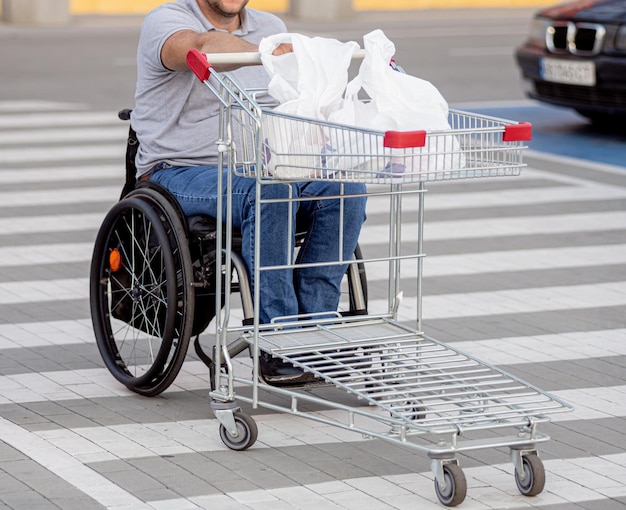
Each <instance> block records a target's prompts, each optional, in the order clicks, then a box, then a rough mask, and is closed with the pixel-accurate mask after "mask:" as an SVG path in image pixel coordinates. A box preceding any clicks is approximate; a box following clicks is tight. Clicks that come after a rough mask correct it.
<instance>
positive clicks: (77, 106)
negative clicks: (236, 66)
mask: <svg viewBox="0 0 626 510" xmlns="http://www.w3.org/2000/svg"><path fill="white" fill-rule="evenodd" d="M87 108H88V106H87V105H86V104H81V103H64V102H59V101H0V112H2V113H5V112H9V113H10V112H38V113H39V112H41V111H42V110H50V111H55V110H85V109H87Z"/></svg>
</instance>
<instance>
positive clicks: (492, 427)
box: [188, 50, 571, 506]
mask: <svg viewBox="0 0 626 510" xmlns="http://www.w3.org/2000/svg"><path fill="white" fill-rule="evenodd" d="M214 58H219V57H217V56H214V55H205V54H202V53H200V52H197V51H195V50H193V51H192V52H190V54H189V55H188V63H189V65H190V67H191V68H192V70H193V71H194V72H195V74H196V75H197V77H198V78H199V79H200V80H201V81H202V82H204V83H205V84H206V85H207V86H208V88H209V89H210V90H211V91H212V93H213V94H214V95H215V97H216V98H218V100H219V101H220V118H221V123H220V129H221V131H220V140H219V149H220V154H221V158H222V161H221V163H222V164H223V165H227V166H228V167H229V168H230V170H231V172H230V173H229V175H232V174H238V175H241V176H245V177H249V178H251V179H256V181H257V186H258V187H261V186H266V185H276V183H277V182H284V183H289V182H294V181H302V180H317V179H321V180H334V181H337V182H343V183H345V182H360V183H366V184H367V192H366V194H367V197H368V202H369V201H372V202H375V201H380V200H384V202H385V204H386V209H387V211H388V218H389V219H388V224H387V225H385V226H384V227H383V228H382V230H381V227H380V225H375V226H374V227H373V231H375V232H374V233H373V234H371V235H373V236H382V235H384V236H385V240H386V241H387V243H386V244H387V245H388V248H386V249H385V251H384V253H375V254H373V255H371V256H369V257H364V258H363V259H362V260H360V261H359V263H365V265H366V267H368V268H369V267H370V266H371V267H374V268H375V269H376V268H378V272H379V273H380V272H381V271H380V268H381V267H383V268H384V269H383V270H382V272H383V273H385V274H386V275H387V280H388V286H387V292H386V294H387V296H386V297H385V298H384V299H382V300H381V301H382V302H384V304H383V305H381V304H380V302H379V301H376V300H374V301H372V300H371V292H370V310H369V312H368V314H367V315H359V316H353V317H350V316H343V315H341V314H339V313H329V314H328V315H323V316H322V317H316V318H311V317H290V318H283V320H282V321H280V322H278V321H277V322H274V323H272V324H269V325H268V324H260V323H259V319H258V316H257V314H255V317H254V321H253V324H252V325H248V326H234V325H233V324H231V322H232V321H230V314H231V306H230V303H229V299H228V296H230V292H229V291H228V289H226V292H225V295H226V296H227V299H226V302H225V304H224V307H223V308H221V309H220V310H217V311H216V348H215V349H214V356H215V359H214V360H213V362H214V364H215V367H219V368H217V369H216V370H215V373H214V384H213V391H212V392H211V398H212V408H213V410H214V412H215V415H216V417H217V419H218V420H219V422H220V435H221V438H222V440H223V441H224V443H225V444H226V445H227V446H228V447H230V448H232V449H235V450H244V449H246V448H248V447H250V446H251V445H252V444H253V443H254V442H255V440H256V438H257V434H258V431H257V427H256V424H255V422H254V420H253V419H252V418H251V417H250V416H248V415H247V414H244V413H243V412H242V411H241V408H240V407H239V403H238V402H246V403H248V404H251V405H252V406H253V407H255V408H256V407H257V406H261V407H264V408H268V409H271V410H276V411H280V412H284V413H290V414H293V415H297V416H304V417H307V418H309V419H312V420H316V421H318V422H322V423H325V424H331V425H334V426H337V427H341V428H344V429H349V430H352V431H355V432H359V433H361V434H363V435H365V436H367V437H369V438H379V439H383V440H385V441H389V442H391V443H395V444H398V445H402V446H405V447H408V448H412V449H415V450H417V451H421V452H425V453H426V454H427V455H428V457H429V458H430V459H432V464H431V467H432V471H433V473H434V477H435V490H436V493H437V496H438V498H439V500H440V501H441V503H443V504H444V505H447V506H455V505H458V504H459V503H461V502H462V501H463V500H464V498H465V495H466V490H467V483H466V479H465V476H464V474H463V471H462V469H461V468H460V466H459V463H458V460H457V455H458V454H459V453H461V452H467V451H471V450H478V449H483V448H503V447H504V448H508V449H510V453H511V457H512V461H513V464H514V467H515V480H516V483H517V486H518V488H519V490H520V492H521V493H522V494H524V495H527V496H533V495H536V494H538V493H539V492H541V491H542V489H543V487H544V482H545V472H544V467H543V464H542V462H541V460H540V459H539V457H538V455H537V445H538V444H539V443H542V442H544V441H547V440H548V439H549V437H548V436H546V435H544V434H541V433H539V432H538V430H537V429H538V425H539V424H540V423H543V422H546V421H548V417H547V415H548V414H551V413H557V412H563V411H568V410H570V409H571V407H570V405H569V404H567V403H566V402H563V401H562V400H560V399H558V398H556V397H554V396H552V395H550V394H547V393H545V392H543V391H541V390H540V389H538V388H536V387H534V386H532V385H530V384H528V383H526V382H524V381H522V380H520V379H519V378H517V377H515V376H513V375H511V374H508V373H506V372H504V371H502V370H500V369H498V368H497V367H494V366H490V365H489V364H487V363H484V362H482V361H481V360H480V359H477V358H475V357H474V356H472V355H470V354H467V353H465V352H462V351H461V350H459V349H456V348H453V347H451V346H449V345H446V344H445V343H442V342H439V341H437V340H435V339H433V338H430V337H428V336H426V335H425V334H424V333H423V331H422V264H423V258H424V253H423V230H424V196H425V191H426V188H425V185H426V183H428V182H432V181H448V180H450V181H452V180H461V179H472V178H485V177H505V176H514V175H519V173H520V171H521V169H522V168H523V167H524V164H523V162H522V154H523V151H524V149H526V145H525V142H526V141H527V140H529V139H530V134H531V126H530V125H529V124H527V123H515V122H510V121H506V120H502V119H497V118H492V117H486V116H482V115H475V114H471V113H466V112H461V111H451V113H450V117H449V122H450V125H451V128H452V129H451V130H449V131H448V130H442V131H437V132H426V131H414V132H408V133H407V132H381V131H375V130H366V129H360V128H356V127H351V126H345V125H338V124H333V123H328V122H324V121H320V120H313V119H306V118H301V117H296V116H291V115H286V114H281V113H277V112H276V111H274V110H272V109H270V108H265V107H263V106H262V105H261V104H259V102H258V101H257V99H256V98H257V97H259V96H258V93H259V92H260V91H251V90H246V89H245V88H243V87H241V86H240V85H239V84H238V83H237V82H236V80H235V79H234V78H233V76H232V75H230V74H228V73H217V72H215V71H214V70H213V69H212V67H211V65H210V64H209V63H208V62H209V61H212V60H214ZM226 58H227V59H228V60H229V61H231V62H237V58H238V56H237V55H229V56H227V57H226ZM246 58H247V59H250V58H253V59H254V58H255V57H254V55H252V56H251V55H247V56H246ZM256 58H258V57H256ZM220 178H221V177H220ZM228 181H229V182H227V183H225V184H227V185H230V178H228ZM257 196H259V197H260V194H259V195H257ZM226 200H227V198H226ZM285 202H287V203H288V204H289V206H290V207H294V206H295V199H285ZM403 203H404V205H403ZM220 205H221V204H220ZM220 205H218V210H220V209H219V207H220ZM407 210H410V214H412V215H414V217H415V219H414V221H413V222H411V221H408V220H407V219H406V218H405V212H406V211H407ZM227 217H230V216H227ZM256 221H257V227H256V231H257V232H259V231H260V221H261V215H260V214H257V216H256ZM339 224H340V225H341V224H342V222H339ZM339 228H340V229H341V228H342V227H341V226H340V227H339ZM365 228H367V227H365ZM224 229H225V232H224V233H223V234H224V238H225V246H229V242H230V241H229V238H230V236H231V235H232V225H230V224H229V223H226V225H225V227H224ZM217 237H218V239H221V238H222V233H221V232H218V236H217ZM338 237H339V238H340V239H341V237H342V233H341V232H339V236H338ZM362 237H363V236H362ZM378 238H379V239H380V237H378ZM381 242H382V239H381ZM256 249H257V250H260V245H259V240H258V239H257V240H256ZM288 249H289V250H293V247H288ZM338 252H339V253H341V250H338ZM257 253H258V251H257ZM226 254H227V256H226V257H225V260H224V261H223V263H224V264H226V266H227V267H226V274H229V271H230V269H229V268H228V264H229V263H230V261H229V258H228V250H226ZM258 260H259V257H256V261H257V262H256V263H255V266H254V276H253V278H254V281H259V276H260V274H261V272H262V271H266V270H275V269H277V268H276V267H262V266H260V264H259V263H258ZM289 260H290V261H293V258H292V257H289ZM333 263H347V264H355V263H356V261H354V260H350V261H344V260H339V261H335V262H333ZM281 267H284V268H293V267H294V264H293V263H290V264H288V265H286V266H281ZM368 271H369V269H368ZM401 271H402V273H401ZM401 274H403V275H408V276H409V277H407V278H405V277H404V276H403V277H402V278H401ZM406 280H411V281H412V282H413V283H412V285H415V287H413V288H411V289H410V290H409V291H408V292H407V293H410V294H411V295H412V297H411V298H410V299H409V300H408V301H412V302H413V303H414V308H413V309H412V310H411V312H410V313H409V314H408V315H404V313H405V312H404V311H403V310H404V308H403V306H404V305H403V304H402V295H403V292H405V291H406ZM221 283H222V282H220V281H219V279H218V286H219V285H220V284H221ZM223 283H224V285H226V286H227V287H228V285H229V282H228V280H226V281H225V282H223ZM217 293H218V294H219V293H220V290H219V289H218V291H217ZM254 305H255V309H258V305H259V289H258V288H255V289H254ZM218 306H219V304H218ZM376 306H379V307H380V308H381V309H380V310H376V311H374V310H373V309H374V308H376ZM408 317H411V318H412V324H411V325H408V324H407V321H406V319H407V318H408ZM233 343H235V344H239V345H240V347H239V348H233ZM241 346H245V347H247V348H249V349H250V351H251V353H252V360H253V361H252V367H251V368H252V370H251V371H250V370H248V373H246V374H243V375H242V374H240V373H237V372H238V370H237V369H236V368H235V365H234V363H233V360H232V359H231V358H232V356H231V353H233V352H241V351H242V347H241ZM261 352H265V353H269V354H271V355H272V356H274V357H278V358H281V359H282V360H284V361H286V362H289V363H292V364H293V365H295V366H296V367H299V368H301V369H302V370H303V371H305V372H310V373H312V374H313V375H314V376H315V378H316V381H317V382H316V383H315V384H317V385H322V386H331V387H336V388H337V390H338V391H339V390H343V392H347V394H348V395H350V398H349V401H350V402H352V401H353V402H354V404H353V405H348V404H346V403H345V398H343V401H344V402H343V403H341V402H339V400H341V399H333V398H328V397H323V396H320V395H317V394H316V392H315V391H314V390H310V387H309V386H306V387H304V388H290V387H277V386H272V385H269V384H266V383H265V382H263V380H262V378H260V377H259V375H260V374H259V362H258V357H259V354H260V353H261ZM239 372H241V370H239ZM243 388H251V391H250V390H246V391H244V390H243ZM317 393H323V392H317ZM331 393H332V392H331ZM342 395H345V393H344V394H342ZM270 397H271V398H270ZM282 402H284V404H283V403H282ZM313 405H314V406H315V409H318V411H315V412H311V411H310V409H311V407H312V406H313ZM505 429H509V431H507V432H504V431H505ZM500 431H503V432H502V435H500ZM504 434H507V435H504Z"/></svg>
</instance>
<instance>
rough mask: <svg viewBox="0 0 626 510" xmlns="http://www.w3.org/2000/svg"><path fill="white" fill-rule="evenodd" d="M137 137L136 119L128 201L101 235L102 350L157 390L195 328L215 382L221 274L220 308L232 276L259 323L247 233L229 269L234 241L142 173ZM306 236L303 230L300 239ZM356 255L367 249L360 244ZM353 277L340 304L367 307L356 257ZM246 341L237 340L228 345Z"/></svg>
mask: <svg viewBox="0 0 626 510" xmlns="http://www.w3.org/2000/svg"><path fill="white" fill-rule="evenodd" d="M130 112H131V110H122V111H121V112H119V117H120V119H122V120H129V119H130ZM138 143H139V142H138V140H137V137H136V134H135V132H134V131H133V129H132V126H131V127H130V129H129V136H128V141H127V148H126V180H125V183H124V187H123V190H122V193H121V196H120V200H119V201H118V202H117V203H116V204H115V205H114V206H113V207H112V208H111V209H110V210H109V212H108V213H107V214H106V216H105V218H104V220H103V222H102V225H101V226H100V229H99V231H98V233H97V236H96V240H95V244H94V250H93V257H92V261H91V269H90V310H91V317H92V324H93V329H94V334H95V338H96V342H97V345H98V349H99V351H100V355H101V356H102V359H103V361H104V363H105V365H106V367H107V369H108V370H109V371H110V372H111V374H112V375H113V377H114V378H115V379H117V380H118V381H119V382H120V383H122V384H123V385H124V386H126V387H127V388H128V389H130V390H131V391H133V392H135V393H138V394H140V395H144V396H155V395H158V394H160V393H161V392H163V391H165V390H166V389H167V388H168V387H169V386H170V385H171V384H172V383H173V382H174V380H175V379H176V376H177V375H178V373H179V371H180V369H181V367H182V365H183V363H184V361H185V359H186V357H187V351H188V348H189V343H190V341H191V339H192V338H193V337H195V341H194V346H195V352H196V355H197V356H198V358H199V359H200V360H201V361H203V362H204V363H205V364H206V365H207V367H208V368H209V370H210V371H211V385H212V389H214V388H213V385H214V380H215V377H214V375H215V370H216V367H215V366H214V363H213V361H212V359H213V357H212V356H211V355H209V354H207V352H206V351H205V350H204V349H203V347H202V346H201V344H200V334H202V333H203V332H204V331H205V330H206V329H207V328H208V326H209V324H210V323H211V321H212V320H213V318H214V317H215V314H216V312H217V310H218V309H219V308H218V303H217V299H218V297H217V295H216V294H217V293H216V289H217V287H218V285H217V281H218V280H217V279H218V278H221V279H222V280H221V282H222V284H221V286H220V288H221V289H222V291H221V293H220V294H221V295H220V297H219V299H220V303H219V307H221V306H223V304H224V300H225V295H224V289H225V288H227V285H225V283H226V279H227V278H228V279H230V280H229V281H230V286H228V287H229V288H230V291H231V292H234V293H239V295H240V300H241V308H242V311H243V325H244V326H246V325H251V324H252V323H253V317H254V310H253V304H252V303H253V299H252V291H251V288H250V283H249V278H248V274H247V270H246V266H245V264H244V262H243V259H242V257H241V254H240V253H241V234H240V232H238V231H237V230H236V229H233V230H234V231H233V235H232V243H231V246H229V247H228V249H229V250H230V255H231V257H230V258H231V261H232V264H231V266H230V274H226V273H227V270H226V267H225V254H226V249H225V248H223V242H222V241H221V240H219V239H217V224H216V221H215V219H214V218H211V217H209V216H193V217H185V215H184V214H183V212H182V210H181V209H180V207H179V205H178V203H177V202H176V199H175V198H174V197H173V196H172V195H171V194H170V193H169V192H168V191H167V190H166V189H165V188H163V187H161V186H159V185H157V184H156V183H152V182H137V181H136V178H135V174H136V168H135V162H134V160H135V154H136V152H137V148H138ZM297 230H298V232H301V230H300V229H299V228H297ZM304 231H306V229H304ZM303 237H304V234H297V235H296V243H295V246H296V247H297V246H298V243H299V242H301V241H302V239H303ZM354 258H355V260H361V259H362V258H363V257H362V255H361V250H360V248H359V246H357V248H356V250H355V254H354ZM345 280H346V283H345V287H347V290H346V294H347V303H346V305H345V306H344V308H345V309H344V310H342V312H341V313H342V314H345V315H361V314H363V315H365V314H367V299H368V297H367V278H366V275H365V270H364V266H363V264H362V263H353V264H349V267H348V270H347V271H346V277H345ZM247 348H248V347H247V344H244V343H242V342H237V341H234V342H233V343H232V347H231V346H229V354H230V355H231V356H235V355H237V354H239V353H241V352H243V351H244V350H246V349H247Z"/></svg>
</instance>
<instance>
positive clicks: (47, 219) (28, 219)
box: [0, 213, 104, 239]
mask: <svg viewBox="0 0 626 510" xmlns="http://www.w3.org/2000/svg"><path fill="white" fill-rule="evenodd" d="M103 219H104V213H89V214H59V215H56V216H24V217H19V218H0V239H1V237H2V236H3V235H9V234H37V233H43V232H72V231H76V230H91V231H94V232H95V231H96V230H97V229H98V228H99V226H100V224H101V223H102V220H103Z"/></svg>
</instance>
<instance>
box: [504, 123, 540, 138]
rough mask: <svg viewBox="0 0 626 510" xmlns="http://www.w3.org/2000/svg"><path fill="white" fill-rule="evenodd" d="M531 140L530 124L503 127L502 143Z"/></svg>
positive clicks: (531, 127) (531, 130)
mask: <svg viewBox="0 0 626 510" xmlns="http://www.w3.org/2000/svg"><path fill="white" fill-rule="evenodd" d="M532 139H533V125H532V124H531V123H530V122H520V123H519V124H511V125H509V126H504V135H503V136H502V141H504V142H523V141H527V140H532Z"/></svg>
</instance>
